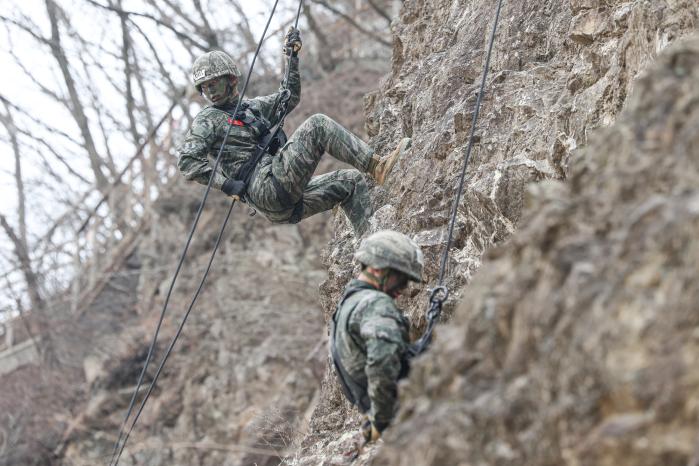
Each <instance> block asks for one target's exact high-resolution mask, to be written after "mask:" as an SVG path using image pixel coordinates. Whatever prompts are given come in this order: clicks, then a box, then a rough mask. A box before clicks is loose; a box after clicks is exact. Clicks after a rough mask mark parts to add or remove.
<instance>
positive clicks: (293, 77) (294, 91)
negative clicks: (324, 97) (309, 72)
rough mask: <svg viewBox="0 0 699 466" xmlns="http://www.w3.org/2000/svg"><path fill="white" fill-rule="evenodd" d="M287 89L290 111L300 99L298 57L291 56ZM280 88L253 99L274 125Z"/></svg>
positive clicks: (276, 119)
mask: <svg viewBox="0 0 699 466" xmlns="http://www.w3.org/2000/svg"><path fill="white" fill-rule="evenodd" d="M289 90H290V91H291V96H290V97H289V112H291V111H292V110H293V109H294V108H295V107H296V106H297V105H298V104H299V102H300V101H301V74H300V73H299V57H291V68H289ZM281 95H282V93H281V90H280V91H279V92H275V93H274V94H270V95H266V96H262V97H255V98H254V99H253V100H255V101H257V102H258V104H259V105H260V110H261V111H262V114H263V115H264V117H265V118H267V120H269V121H270V123H272V125H276V124H277V123H278V122H279V121H278V118H277V115H273V113H276V109H277V108H278V106H277V100H278V99H279V98H280V97H281Z"/></svg>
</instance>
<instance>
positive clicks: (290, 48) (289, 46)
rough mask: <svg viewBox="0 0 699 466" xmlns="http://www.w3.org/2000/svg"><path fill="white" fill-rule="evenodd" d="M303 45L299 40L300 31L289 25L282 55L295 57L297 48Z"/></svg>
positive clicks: (299, 48)
mask: <svg viewBox="0 0 699 466" xmlns="http://www.w3.org/2000/svg"><path fill="white" fill-rule="evenodd" d="M302 46H303V42H301V31H299V30H298V29H297V28H295V27H294V26H291V27H289V30H288V31H287V33H286V37H285V38H284V55H286V56H288V57H296V56H298V54H299V50H301V47H302Z"/></svg>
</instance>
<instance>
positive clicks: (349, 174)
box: [337, 168, 368, 192]
mask: <svg viewBox="0 0 699 466" xmlns="http://www.w3.org/2000/svg"><path fill="white" fill-rule="evenodd" d="M337 178H338V180H342V181H344V182H345V183H347V184H351V185H352V191H353V192H355V191H357V188H360V190H362V191H368V185H367V183H366V180H365V179H364V175H362V173H361V172H360V171H359V170H357V169H356V168H345V169H342V170H338V171H337Z"/></svg>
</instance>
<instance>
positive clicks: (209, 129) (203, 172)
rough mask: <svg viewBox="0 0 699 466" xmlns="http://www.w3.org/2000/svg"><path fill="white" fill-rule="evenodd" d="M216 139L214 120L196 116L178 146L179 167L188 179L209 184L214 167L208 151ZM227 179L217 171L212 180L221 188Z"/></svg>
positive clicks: (213, 184) (215, 185)
mask: <svg viewBox="0 0 699 466" xmlns="http://www.w3.org/2000/svg"><path fill="white" fill-rule="evenodd" d="M213 141H214V125H213V122H212V121H211V120H209V119H207V118H205V117H200V116H199V115H197V117H195V118H194V122H193V123H192V127H191V128H190V129H189V131H188V132H187V135H186V136H185V138H184V141H182V144H180V146H179V147H178V148H177V153H178V156H179V159H178V161H177V167H178V168H179V170H180V173H182V176H184V177H185V178H186V179H187V180H190V181H196V182H197V183H201V184H208V183H209V178H210V177H211V175H212V173H213V167H212V166H211V163H210V162H209V159H208V153H209V151H210V150H211V146H212V144H213ZM225 181H226V177H225V176H224V175H223V173H222V172H221V169H220V168H219V170H218V171H217V173H216V174H215V176H214V180H213V182H212V186H213V187H214V188H216V189H221V186H222V185H223V183H224V182H225Z"/></svg>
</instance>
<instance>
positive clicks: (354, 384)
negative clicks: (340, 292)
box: [330, 280, 409, 431]
mask: <svg viewBox="0 0 699 466" xmlns="http://www.w3.org/2000/svg"><path fill="white" fill-rule="evenodd" d="M408 331H409V323H408V320H407V318H406V317H405V316H403V314H402V312H401V311H400V310H399V309H398V308H397V307H396V305H395V304H394V302H393V299H392V298H391V297H390V296H388V295H387V294H385V293H383V292H381V291H378V290H377V289H376V288H374V287H373V286H371V285H370V284H368V283H366V282H363V281H361V280H352V281H351V282H350V283H349V285H347V288H346V289H345V295H344V297H343V300H342V301H341V302H340V304H339V306H338V308H337V310H336V311H335V313H334V314H333V324H332V329H331V335H330V336H331V343H330V344H331V345H333V346H334V349H333V348H332V347H331V356H333V354H334V355H335V356H336V357H337V358H338V359H339V360H340V361H339V363H341V367H342V369H340V368H339V367H338V366H339V365H340V364H337V361H336V367H335V370H336V372H337V373H338V376H339V377H340V379H341V380H340V381H341V383H342V384H343V386H344V387H347V388H349V390H350V391H351V392H352V393H351V394H348V393H347V388H345V389H344V390H345V394H346V395H347V396H348V398H350V401H354V402H355V404H356V405H357V406H358V407H359V409H360V410H361V411H362V412H366V411H370V413H369V414H370V418H371V419H372V421H373V422H374V425H375V426H376V428H377V429H378V430H379V431H381V430H383V429H385V428H386V427H387V426H388V424H389V423H390V422H391V419H392V418H393V415H394V411H395V409H396V399H397V395H398V392H397V382H398V379H399V378H400V376H401V374H403V373H404V369H405V368H404V364H406V362H405V358H406V352H407V349H408V344H409V336H408ZM333 360H335V357H333ZM343 371H345V372H346V374H347V375H348V376H349V378H350V379H351V380H344V379H345V377H343V376H342V372H343ZM352 398H354V400H352Z"/></svg>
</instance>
